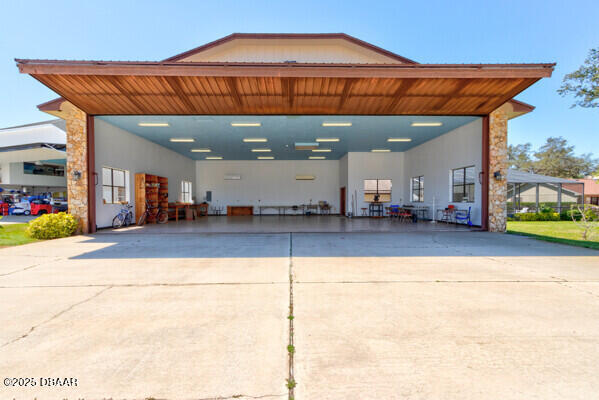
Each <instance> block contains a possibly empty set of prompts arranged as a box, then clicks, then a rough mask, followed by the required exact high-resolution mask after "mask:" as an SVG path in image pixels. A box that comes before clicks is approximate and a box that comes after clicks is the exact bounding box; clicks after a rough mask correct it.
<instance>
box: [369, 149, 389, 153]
mask: <svg viewBox="0 0 599 400" xmlns="http://www.w3.org/2000/svg"><path fill="white" fill-rule="evenodd" d="M370 151H371V152H373V153H389V152H390V151H391V150H390V149H372V150H370Z"/></svg>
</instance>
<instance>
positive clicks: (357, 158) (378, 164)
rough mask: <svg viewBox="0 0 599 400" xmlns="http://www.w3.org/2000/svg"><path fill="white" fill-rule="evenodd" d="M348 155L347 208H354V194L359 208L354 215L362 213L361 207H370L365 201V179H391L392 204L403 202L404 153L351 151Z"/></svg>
mask: <svg viewBox="0 0 599 400" xmlns="http://www.w3.org/2000/svg"><path fill="white" fill-rule="evenodd" d="M347 157H348V160H347V161H348V168H347V170H348V184H347V209H348V211H352V210H353V205H352V195H353V196H354V197H355V198H356V202H357V208H356V210H353V213H354V215H357V216H360V215H361V214H362V211H361V208H368V203H366V202H365V201H364V180H365V179H391V184H392V191H391V204H402V203H405V201H406V196H405V195H404V186H405V185H404V153H365V152H350V153H347Z"/></svg>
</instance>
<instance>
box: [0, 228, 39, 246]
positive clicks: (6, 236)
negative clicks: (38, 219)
mask: <svg viewBox="0 0 599 400" xmlns="http://www.w3.org/2000/svg"><path fill="white" fill-rule="evenodd" d="M25 228H27V224H5V225H0V247H5V246H18V245H20V244H26V243H31V242H37V239H33V238H30V237H29V236H27V234H26V233H25Z"/></svg>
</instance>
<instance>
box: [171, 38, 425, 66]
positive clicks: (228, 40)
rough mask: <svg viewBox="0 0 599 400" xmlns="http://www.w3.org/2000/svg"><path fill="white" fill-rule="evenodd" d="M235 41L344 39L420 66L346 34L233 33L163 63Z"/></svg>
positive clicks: (400, 60) (179, 59)
mask: <svg viewBox="0 0 599 400" xmlns="http://www.w3.org/2000/svg"><path fill="white" fill-rule="evenodd" d="M235 39H342V40H346V41H348V42H351V43H354V44H357V45H358V46H361V47H364V48H366V49H369V50H372V51H374V52H376V53H379V54H382V55H384V56H386V57H389V58H392V59H394V60H397V61H399V62H402V63H405V64H418V63H417V62H416V61H413V60H410V59H409V58H405V57H402V56H400V55H399V54H395V53H393V52H391V51H389V50H385V49H383V48H381V47H378V46H375V45H373V44H371V43H368V42H365V41H363V40H360V39H358V38H355V37H353V36H350V35H348V34H346V33H232V34H230V35H228V36H225V37H222V38H220V39H217V40H215V41H213V42H210V43H207V44H204V45H202V46H199V47H196V48H193V49H191V50H187V51H185V52H183V53H179V54H177V55H174V56H172V57H169V58H167V59H165V60H163V62H168V61H181V60H182V59H184V58H187V57H189V56H192V55H194V54H198V53H201V52H203V51H206V50H208V49H211V48H213V47H216V46H219V45H221V44H225V43H227V42H230V41H232V40H235Z"/></svg>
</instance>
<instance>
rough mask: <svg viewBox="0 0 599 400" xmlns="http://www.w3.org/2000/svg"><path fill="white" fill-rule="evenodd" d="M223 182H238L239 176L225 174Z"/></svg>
mask: <svg viewBox="0 0 599 400" xmlns="http://www.w3.org/2000/svg"><path fill="white" fill-rule="evenodd" d="M225 180H226V181H239V180H241V175H239V174H226V175H225Z"/></svg>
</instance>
